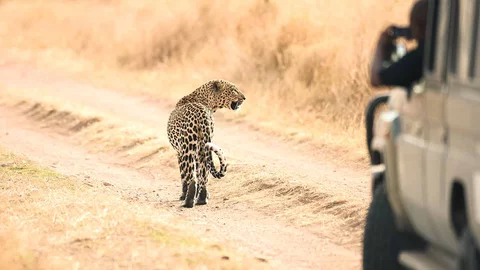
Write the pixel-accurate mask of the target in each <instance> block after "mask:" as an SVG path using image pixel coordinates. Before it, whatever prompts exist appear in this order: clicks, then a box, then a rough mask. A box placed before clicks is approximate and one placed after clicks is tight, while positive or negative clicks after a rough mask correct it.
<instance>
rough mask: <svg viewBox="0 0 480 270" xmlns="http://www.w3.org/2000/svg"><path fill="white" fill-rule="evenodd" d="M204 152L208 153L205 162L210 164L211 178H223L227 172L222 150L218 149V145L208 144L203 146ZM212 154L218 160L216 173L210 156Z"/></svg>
mask: <svg viewBox="0 0 480 270" xmlns="http://www.w3.org/2000/svg"><path fill="white" fill-rule="evenodd" d="M205 150H206V151H207V153H208V154H207V157H208V160H207V162H208V163H209V164H210V173H211V174H212V176H213V177H215V178H218V179H220V178H222V177H224V176H225V173H226V172H227V160H226V159H225V156H224V155H223V152H222V149H220V147H219V146H218V145H216V144H213V143H210V142H209V143H206V144H205ZM212 152H213V153H215V155H217V157H218V159H219V160H220V170H218V171H217V168H215V164H214V163H213V158H212V154H211V153H212Z"/></svg>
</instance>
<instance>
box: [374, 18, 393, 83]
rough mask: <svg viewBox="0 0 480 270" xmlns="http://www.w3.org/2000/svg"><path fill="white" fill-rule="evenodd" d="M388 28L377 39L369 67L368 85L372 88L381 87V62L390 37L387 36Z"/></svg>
mask: <svg viewBox="0 0 480 270" xmlns="http://www.w3.org/2000/svg"><path fill="white" fill-rule="evenodd" d="M389 28H390V27H389ZM389 28H387V29H386V30H385V31H383V32H382V34H381V35H380V38H379V39H378V42H377V47H376V49H375V55H374V58H373V62H372V64H371V67H370V84H371V85H372V86H373V87H378V86H381V85H382V81H381V78H380V72H381V71H382V62H383V61H384V60H385V59H384V57H385V51H386V47H387V45H389V43H390V42H391V40H390V36H389V35H388V30H389Z"/></svg>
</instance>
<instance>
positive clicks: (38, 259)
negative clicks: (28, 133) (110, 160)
mask: <svg viewBox="0 0 480 270" xmlns="http://www.w3.org/2000/svg"><path fill="white" fill-rule="evenodd" d="M105 189H106V188H103V189H102V187H101V185H99V186H97V187H95V188H92V187H89V186H86V185H83V184H82V183H81V182H79V181H78V180H74V179H71V178H66V177H64V176H61V175H58V174H55V173H53V172H51V171H49V170H48V169H45V168H42V167H39V166H37V165H35V164H32V163H31V162H29V161H26V160H24V159H22V158H19V157H16V156H13V155H11V154H9V153H7V152H5V151H3V150H1V149H0V208H1V209H2V212H1V213H0V224H2V226H1V228H0V269H173V268H175V269H244V268H264V267H267V265H266V264H264V263H259V262H255V261H253V260H251V259H248V258H246V257H244V256H240V255H237V254H236V253H235V252H232V251H229V250H228V249H226V248H224V247H221V246H219V245H216V244H213V245H212V244H209V243H207V242H206V241H205V240H202V239H199V238H197V237H195V236H194V233H193V232H190V231H189V230H188V229H186V228H185V225H182V224H180V223H179V222H178V221H175V219H174V218H172V217H171V216H170V215H169V214H166V213H162V212H161V211H159V209H151V208H150V207H149V206H147V205H144V204H143V205H142V204H141V203H132V202H130V203H128V202H126V201H124V200H122V199H121V198H119V197H118V196H117V195H114V194H113V193H111V192H108V191H106V190H105Z"/></svg>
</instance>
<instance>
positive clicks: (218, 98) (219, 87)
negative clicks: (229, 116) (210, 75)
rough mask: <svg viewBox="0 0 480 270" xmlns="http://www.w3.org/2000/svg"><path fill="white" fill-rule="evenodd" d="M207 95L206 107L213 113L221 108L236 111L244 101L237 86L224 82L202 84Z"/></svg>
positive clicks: (215, 81)
mask: <svg viewBox="0 0 480 270" xmlns="http://www.w3.org/2000/svg"><path fill="white" fill-rule="evenodd" d="M204 90H206V92H207V95H208V101H207V102H208V105H209V107H210V109H212V110H213V111H215V110H217V109H221V108H229V109H232V110H237V109H238V108H240V105H242V103H243V102H244V101H245V95H244V94H242V93H241V92H240V91H239V90H238V88H237V86H235V85H234V84H233V83H231V82H228V81H225V80H211V81H209V82H207V83H205V84H204Z"/></svg>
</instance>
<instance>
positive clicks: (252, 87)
mask: <svg viewBox="0 0 480 270" xmlns="http://www.w3.org/2000/svg"><path fill="white" fill-rule="evenodd" d="M412 2H413V1H411V0H410V1H397V0H385V1H381V2H379V1H375V0H362V1H352V0H338V1H307V0H305V1H297V2H292V1H286V0H277V1H274V0H263V1H261V0H248V1H239V0H229V1H224V0H217V1H210V0H200V1H186V0H181V1H167V0H162V1H153V0H142V1H127V0H85V1H65V0H49V1H33V0H29V1H28V0H25V1H8V0H4V1H1V4H0V17H1V18H2V22H1V23H0V36H2V37H3V38H2V43H1V45H0V46H1V47H0V49H1V50H2V51H3V54H8V55H10V56H11V57H12V56H13V57H14V58H23V59H29V60H36V61H37V60H38V61H40V62H41V63H43V64H44V63H45V62H48V63H49V64H53V65H57V66H61V67H62V69H64V70H65V69H66V70H70V71H76V72H82V73H87V74H89V76H90V77H93V76H94V75H93V74H97V75H98V74H108V75H106V76H107V77H108V79H107V80H108V81H109V82H111V83H116V84H118V85H122V86H126V87H130V86H135V87H136V89H140V88H142V89H146V90H148V91H149V92H151V93H154V94H155V95H158V96H163V97H165V96H167V97H173V98H178V97H179V96H182V95H184V94H185V93H187V92H190V91H191V90H192V89H194V88H195V87H197V86H198V85H200V84H201V83H203V82H204V81H206V80H207V79H211V78H214V77H221V78H224V79H228V80H231V81H233V82H235V83H237V84H239V85H240V86H241V88H242V89H243V91H244V92H245V93H246V95H247V97H248V98H247V103H246V104H245V106H244V111H243V115H248V119H252V120H255V121H261V122H262V123H261V124H262V125H265V126H270V127H273V128H278V127H280V128H284V127H285V123H288V125H287V126H289V128H288V129H289V131H300V132H307V133H308V134H309V136H312V137H314V138H318V139H320V140H321V141H323V142H324V143H326V144H333V145H337V146H339V145H346V146H349V147H352V146H358V145H360V144H362V143H363V134H362V129H361V127H362V117H363V105H364V104H365V102H366V100H367V99H368V97H369V96H370V95H371V89H370V88H369V86H368V85H367V83H366V76H367V68H368V65H369V61H370V57H371V54H372V49H373V44H374V42H375V41H376V37H377V35H378V31H379V30H380V29H382V28H383V27H384V26H386V25H387V24H388V23H393V22H395V23H406V22H407V15H408V10H409V8H410V6H411V4H412ZM129 82H132V83H131V84H128V83H129ZM272 115H275V117H272ZM362 147H363V145H362Z"/></svg>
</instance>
